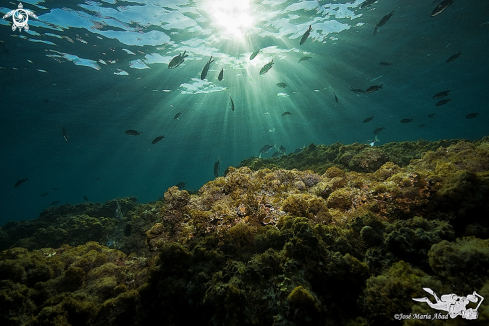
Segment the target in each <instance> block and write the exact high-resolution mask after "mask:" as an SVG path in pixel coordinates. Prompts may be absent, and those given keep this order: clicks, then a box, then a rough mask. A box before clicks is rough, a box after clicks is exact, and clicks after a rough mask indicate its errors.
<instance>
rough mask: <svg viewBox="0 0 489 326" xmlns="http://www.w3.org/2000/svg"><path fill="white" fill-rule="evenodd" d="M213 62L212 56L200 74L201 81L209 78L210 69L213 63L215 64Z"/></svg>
mask: <svg viewBox="0 0 489 326" xmlns="http://www.w3.org/2000/svg"><path fill="white" fill-rule="evenodd" d="M213 62H214V60H212V56H211V58H210V59H209V61H207V63H206V64H205V66H204V69H202V73H201V74H200V79H201V80H204V79H205V77H206V76H207V72H208V71H209V68H210V66H211V63H213Z"/></svg>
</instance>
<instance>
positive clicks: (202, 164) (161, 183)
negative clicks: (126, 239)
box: [0, 0, 489, 225]
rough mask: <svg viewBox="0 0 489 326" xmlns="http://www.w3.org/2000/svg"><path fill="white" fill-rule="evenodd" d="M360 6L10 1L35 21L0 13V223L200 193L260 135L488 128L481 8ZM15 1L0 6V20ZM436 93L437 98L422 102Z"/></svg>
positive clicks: (398, 135)
mask: <svg viewBox="0 0 489 326" xmlns="http://www.w3.org/2000/svg"><path fill="white" fill-rule="evenodd" d="M362 3H363V1H354V2H353V1H350V2H347V1H280V0H279V1H272V0H269V1H245V0H240V1H230V0H226V1H115V0H114V1H100V2H96V1H85V2H83V1H47V2H42V1H24V2H23V5H24V9H27V10H31V11H32V12H34V13H35V14H36V15H37V16H38V18H37V19H36V18H33V17H29V20H28V25H29V30H28V31H25V30H24V29H23V30H22V31H20V32H19V30H16V31H12V28H11V26H12V24H13V22H12V17H9V18H5V19H0V89H1V104H0V114H1V115H0V135H1V137H0V142H1V146H0V157H1V158H2V160H1V171H2V172H1V175H2V177H1V184H0V209H1V212H2V213H1V215H0V225H1V224H4V223H5V222H7V221H10V220H22V219H32V218H37V217H38V214H39V213H40V212H41V211H42V210H43V209H44V208H46V207H49V205H50V204H51V203H53V202H56V201H59V203H58V204H56V205H61V204H65V203H71V204H77V203H80V202H83V201H85V199H84V198H83V196H86V197H87V199H88V200H90V201H94V202H103V201H107V200H110V199H113V198H117V197H124V196H136V197H138V200H139V201H140V202H148V201H152V200H156V199H158V198H159V197H161V196H162V195H163V193H164V191H165V190H166V189H167V188H168V187H169V186H172V185H174V184H176V183H178V182H186V189H198V188H200V187H201V186H202V185H203V184H204V183H205V182H207V181H209V180H211V179H213V178H214V173H213V172H214V170H213V167H214V162H216V161H217V159H218V158H219V159H220V161H221V162H222V163H221V174H222V172H223V171H224V169H225V168H226V167H228V166H231V165H234V166H235V165H238V164H239V163H240V162H241V161H242V160H243V159H245V158H248V157H250V156H257V155H258V151H259V150H260V148H262V147H263V145H266V144H270V145H276V146H277V147H279V146H280V145H283V146H284V147H286V148H287V152H292V151H293V150H294V149H296V148H298V147H302V146H303V145H307V144H310V143H315V144H332V143H335V142H341V143H345V144H350V143H354V142H364V143H366V142H368V141H369V140H371V139H373V137H374V135H373V131H374V130H375V129H376V128H378V127H385V129H384V130H383V131H381V132H380V133H379V134H378V139H379V140H380V142H379V143H377V144H378V145H381V144H382V143H387V142H399V141H416V140H418V139H426V140H439V139H452V138H466V139H478V138H481V137H483V136H485V135H488V132H489V128H488V126H489V112H488V111H489V95H488V91H487V90H488V89H489V77H488V76H489V64H488V63H489V45H488V41H487V40H488V39H489V6H488V5H487V3H486V2H485V1H480V0H479V1H477V0H465V1H457V0H455V1H454V2H453V4H452V5H451V6H450V7H448V8H447V9H446V10H445V11H444V12H443V13H441V14H440V15H437V16H435V17H431V12H432V11H433V9H434V8H435V7H436V3H434V4H432V1H429V0H425V1H402V0H399V1H395V0H380V1H378V2H376V3H374V4H372V5H371V6H369V7H366V8H360V7H361V5H362ZM17 5H18V3H17V2H8V3H7V2H2V4H1V5H0V13H1V16H3V15H5V14H6V13H8V12H10V11H12V10H15V9H17ZM392 10H394V15H393V16H392V17H391V18H390V19H389V20H388V21H387V22H386V23H385V25H384V26H381V27H379V28H378V31H377V33H376V34H375V35H373V31H374V27H375V25H376V24H377V23H379V22H380V20H381V19H382V17H384V16H385V15H387V14H389V13H390V12H392ZM309 25H311V26H312V31H311V33H310V36H309V38H308V39H307V40H306V42H305V43H304V44H303V45H299V42H300V40H301V38H302V37H303V35H304V33H305V32H306V31H307V29H308V27H309ZM258 49H260V52H259V53H258V55H257V56H256V57H255V58H254V59H253V60H250V55H251V54H252V53H253V52H254V51H256V50H258ZM183 51H187V52H186V53H187V54H188V55H189V56H188V57H187V58H185V61H184V62H183V63H182V64H181V65H180V66H178V67H177V68H175V69H168V63H169V62H170V60H171V59H172V58H173V57H175V56H177V55H178V54H180V53H182V52H183ZM458 52H462V54H461V55H460V57H458V58H456V59H455V60H453V61H451V62H449V63H446V61H447V60H448V59H449V58H450V57H451V56H452V55H454V54H457V53H458ZM210 56H212V57H213V59H215V62H213V63H212V64H211V66H210V69H209V72H208V74H207V76H206V78H205V79H204V80H201V78H200V77H201V72H202V69H203V67H204V65H205V63H206V62H207V61H208V60H209V58H210ZM304 56H310V57H311V59H309V60H307V61H303V62H301V63H299V62H298V61H299V60H300V59H301V58H302V57H304ZM272 59H273V63H274V65H273V67H272V68H271V69H270V71H268V72H267V73H266V74H264V75H260V73H259V72H260V69H261V68H262V67H263V66H264V65H265V64H267V63H269V62H270V61H271V60H272ZM380 62H387V63H390V65H379V63H380ZM221 69H224V79H223V80H222V81H218V79H217V77H218V74H219V72H220V71H221ZM280 82H282V83H286V84H287V86H286V87H285V88H281V87H278V86H277V85H276V84H277V83H280ZM374 85H383V86H382V89H380V90H378V91H376V92H373V93H368V94H356V93H354V92H352V91H350V89H351V88H352V87H353V88H355V89H356V88H359V89H362V90H365V89H367V88H368V87H370V86H374ZM445 90H450V93H449V96H447V97H445V98H444V99H448V98H450V99H451V101H450V102H448V103H447V104H444V105H441V106H435V104H436V103H437V102H438V101H440V100H441V99H433V95H435V94H436V93H439V92H441V91H445ZM334 94H336V96H337V98H338V102H336V101H335V95H334ZM229 97H232V99H233V102H234V104H235V111H232V110H231V101H230V99H229ZM286 111H288V112H291V115H286V116H282V114H283V113H284V112H286ZM179 112H181V115H180V116H179V119H178V120H176V119H174V116H175V115H176V114H177V113H179ZM432 113H435V114H436V115H435V116H434V117H432V118H428V115H429V114H432ZM471 113H479V115H478V116H477V117H475V118H473V119H466V118H465V117H466V116H467V115H468V114H471ZM371 116H373V117H374V118H373V119H372V120H371V121H370V122H367V123H363V121H364V120H365V118H367V117H371ZM402 119H412V120H413V121H412V122H410V123H405V124H401V123H400V121H401V120H402ZM420 125H424V127H420ZM63 128H65V130H66V135H67V137H68V141H66V140H65V139H64V137H63V134H62V130H63ZM130 129H132V130H136V131H139V132H141V135H140V136H130V135H127V134H125V133H124V131H125V130H130ZM160 135H164V136H165V138H164V139H162V140H161V141H160V142H158V143H156V144H152V143H151V142H152V140H153V139H154V138H155V137H157V136H160ZM377 144H376V145H377ZM273 152H274V151H273V150H272V151H271V152H270V153H268V154H265V155H263V157H269V156H271V154H272V153H273ZM24 178H28V180H27V181H26V182H24V183H23V184H21V185H19V186H18V187H14V185H15V184H16V182H17V181H18V180H21V179H24ZM53 188H56V189H53ZM46 193H47V194H46ZM41 195H44V196H41Z"/></svg>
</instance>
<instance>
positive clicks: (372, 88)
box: [365, 84, 384, 93]
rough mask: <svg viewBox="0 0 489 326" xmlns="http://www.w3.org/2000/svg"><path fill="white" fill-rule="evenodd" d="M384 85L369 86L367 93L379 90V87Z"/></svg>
mask: <svg viewBox="0 0 489 326" xmlns="http://www.w3.org/2000/svg"><path fill="white" fill-rule="evenodd" d="M382 85H384V84H382ZM382 85H374V86H370V87H369V88H367V89H366V90H365V93H373V92H375V91H378V90H379V89H381V88H382Z"/></svg>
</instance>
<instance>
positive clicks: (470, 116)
mask: <svg viewBox="0 0 489 326" xmlns="http://www.w3.org/2000/svg"><path fill="white" fill-rule="evenodd" d="M478 115H479V112H476V113H469V114H467V115H466V116H465V119H473V118H475V117H477V116H478Z"/></svg>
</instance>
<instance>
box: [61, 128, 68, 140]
mask: <svg viewBox="0 0 489 326" xmlns="http://www.w3.org/2000/svg"><path fill="white" fill-rule="evenodd" d="M62 134H63V138H64V139H65V140H66V141H68V139H69V138H68V134H67V133H66V129H65V128H63V130H62Z"/></svg>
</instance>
